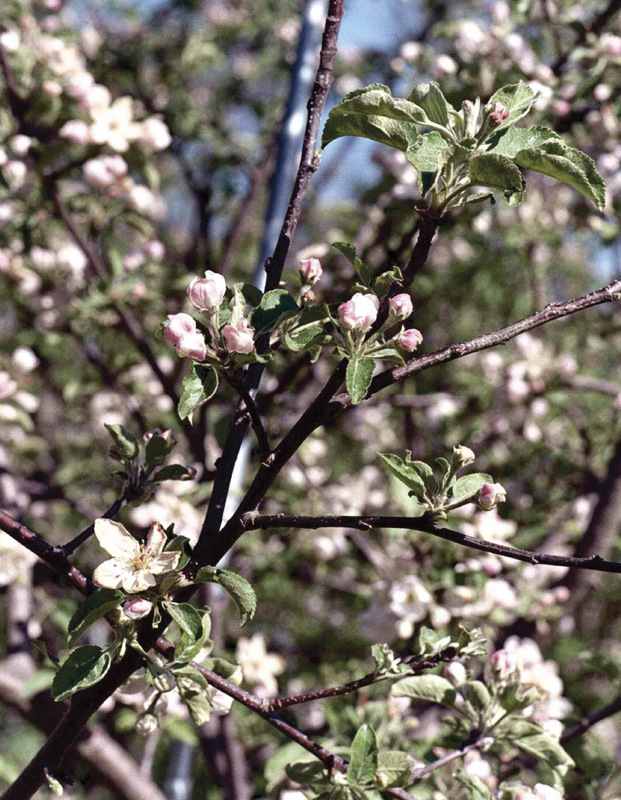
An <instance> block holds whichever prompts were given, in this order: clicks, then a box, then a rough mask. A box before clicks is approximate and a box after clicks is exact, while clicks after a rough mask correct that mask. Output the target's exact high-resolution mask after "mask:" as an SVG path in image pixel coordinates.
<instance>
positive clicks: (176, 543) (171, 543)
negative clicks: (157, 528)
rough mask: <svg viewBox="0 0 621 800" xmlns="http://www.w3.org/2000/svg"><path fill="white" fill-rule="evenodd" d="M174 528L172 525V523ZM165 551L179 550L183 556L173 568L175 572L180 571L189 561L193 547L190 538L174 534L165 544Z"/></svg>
mask: <svg viewBox="0 0 621 800" xmlns="http://www.w3.org/2000/svg"><path fill="white" fill-rule="evenodd" d="M171 528H172V525H171ZM164 551H165V552H167V553H168V552H170V551H172V552H173V553H176V552H179V553H181V556H180V557H179V562H178V563H177V566H176V567H175V569H174V570H173V572H180V571H181V570H182V569H183V568H184V567H185V566H186V565H187V563H188V561H189V560H190V558H191V557H192V548H191V547H190V540H189V539H188V538H187V536H173V538H172V539H169V540H168V541H167V542H166V545H165V546H164Z"/></svg>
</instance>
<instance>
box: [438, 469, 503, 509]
mask: <svg viewBox="0 0 621 800" xmlns="http://www.w3.org/2000/svg"><path fill="white" fill-rule="evenodd" d="M493 482H494V479H493V478H492V476H491V475H487V474H486V473H485V472H473V473H472V474H471V475H464V476H463V477H462V478H458V479H457V480H456V481H455V483H454V484H453V485H452V487H451V491H452V497H451V498H450V504H449V506H448V508H449V509H451V508H456V507H457V506H458V505H463V504H464V503H466V502H467V501H468V500H470V499H471V498H472V497H474V496H475V494H476V493H477V492H478V491H479V489H480V488H481V486H483V484H484V483H493Z"/></svg>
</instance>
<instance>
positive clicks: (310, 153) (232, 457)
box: [196, 0, 344, 557]
mask: <svg viewBox="0 0 621 800" xmlns="http://www.w3.org/2000/svg"><path fill="white" fill-rule="evenodd" d="M343 2H344V0H330V3H329V7H328V16H327V18H326V24H325V28H324V33H323V39H322V44H321V51H320V54H319V69H318V71H317V77H316V79H315V83H314V86H313V89H312V92H311V96H310V99H309V101H308V119H307V122H306V130H305V133H304V143H303V146H302V157H301V160H300V166H299V169H298V173H297V176H296V180H295V184H294V187H293V192H292V193H291V199H290V200H289V206H288V209H287V213H286V215H285V220H284V222H283V226H282V229H281V233H280V237H279V239H278V243H277V245H276V249H275V250H274V254H273V256H272V257H271V259H268V261H267V262H266V265H265V270H266V273H267V277H266V284H265V290H266V291H269V290H270V289H275V288H277V287H278V285H279V283H280V278H281V276H282V271H283V269H284V266H285V260H286V258H287V253H288V252H289V246H290V244H291V240H292V239H293V235H294V233H295V230H296V228H297V224H298V221H299V218H300V214H301V212H302V203H303V200H304V196H305V194H306V190H307V188H308V184H309V181H310V179H311V176H312V174H313V173H314V172H315V170H316V169H317V167H318V166H319V161H318V159H317V152H316V149H317V139H318V136H319V125H320V122H321V114H322V111H323V107H324V105H325V102H326V98H327V96H328V92H329V91H330V87H331V86H332V81H333V79H334V57H335V55H336V43H337V39H338V33H339V27H340V24H341V19H342V17H343ZM259 344H261V345H264V344H265V342H260V343H259ZM258 349H259V348H258ZM262 374H263V365H262V364H253V365H251V367H250V368H249V369H248V372H247V374H246V380H245V384H246V387H247V388H248V390H249V391H253V390H256V389H258V387H259V383H260V381H261V376H262ZM249 424H250V417H249V414H248V411H247V409H246V407H245V405H243V403H240V404H239V405H238V407H237V410H236V412H235V416H234V417H233V421H232V422H231V427H230V429H229V433H228V436H227V439H226V442H225V445H224V448H223V451H222V456H221V458H220V462H219V465H218V474H217V475H216V479H215V480H214V486H213V491H212V493H211V498H210V501H209V506H208V508H207V513H206V515H205V519H204V521H203V525H202V529H201V535H200V538H199V541H198V544H197V547H196V554H197V556H198V555H201V556H202V557H206V552H207V548H208V547H211V542H212V541H213V540H214V538H215V537H216V535H217V534H218V533H219V531H220V527H221V525H222V517H223V515H224V507H225V504H226V498H227V496H228V492H229V486H230V483H231V477H232V475H233V469H234V467H235V464H236V462H237V457H238V455H239V451H240V448H241V446H242V443H243V441H244V438H245V436H246V432H247V430H248V425H249ZM208 542H209V544H208Z"/></svg>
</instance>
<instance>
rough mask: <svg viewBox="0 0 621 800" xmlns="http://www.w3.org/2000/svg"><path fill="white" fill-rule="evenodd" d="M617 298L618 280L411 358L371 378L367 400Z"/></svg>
mask: <svg viewBox="0 0 621 800" xmlns="http://www.w3.org/2000/svg"><path fill="white" fill-rule="evenodd" d="M620 297H621V280H617V281H614V282H613V283H610V284H608V286H602V288H601V289H597V290H596V291H594V292H589V293H588V294H584V295H581V296H580V297H574V298H573V299H572V300H567V301H566V302H564V303H550V304H549V305H547V306H546V307H545V308H543V309H542V310H541V311H537V312H536V313H535V314H531V315H530V316H529V317H524V319H521V320H518V322H514V323H513V324H511V325H508V326H507V327H506V328H500V329H499V330H497V331H493V332H492V333H485V334H483V335H482V336H477V337H475V338H474V339H470V340H468V341H467V342H460V343H459V344H452V345H449V346H448V347H443V348H442V349H441V350H436V351H435V352H433V353H428V354H427V355H424V356H421V357H420V358H414V359H412V360H411V361H408V363H407V364H406V365H405V366H403V367H395V368H394V369H388V370H385V371H384V372H380V374H379V375H376V377H375V378H373V381H372V383H371V387H370V389H369V391H368V393H367V397H371V396H372V395H374V394H376V393H377V392H380V391H381V390H382V389H385V388H386V387H387V386H391V385H392V384H393V383H397V382H398V381H402V380H404V379H405V378H409V377H410V376H411V375H415V374H416V373H417V372H422V371H423V370H425V369H429V368H430V367H435V366H437V365H438V364H444V363H446V362H448V361H454V360H455V359H457V358H463V357H464V356H468V355H471V354H472V353H477V352H479V351H480V350H487V349H489V348H490V347H496V346H497V345H499V344H506V343H507V342H509V341H511V339H514V338H515V337H516V336H519V335H520V334H521V333H525V332H526V331H530V330H533V328H539V327H540V326H541V325H546V324H547V323H548V322H552V321H553V320H556V319H561V318H562V317H567V316H569V315H570V314H575V313H576V312H578V311H584V309H586V308H591V307H592V306H597V305H601V304H602V303H610V302H613V301H615V300H618V299H619V298H620ZM334 402H335V403H338V404H340V405H342V406H347V405H349V404H350V402H351V401H350V398H349V395H348V394H342V395H338V396H337V397H335V398H334ZM333 411H335V412H336V413H338V411H337V409H336V408H335V409H333Z"/></svg>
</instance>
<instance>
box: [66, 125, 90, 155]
mask: <svg viewBox="0 0 621 800" xmlns="http://www.w3.org/2000/svg"><path fill="white" fill-rule="evenodd" d="M58 135H59V136H62V138H63V139H67V141H69V142H71V144H76V145H80V146H84V145H87V144H88V142H89V139H90V134H89V130H88V125H87V124H86V122H84V120H81V119H70V120H69V121H68V122H65V124H64V125H63V126H62V128H61V129H60V130H59V131H58ZM87 163H88V162H87Z"/></svg>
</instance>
